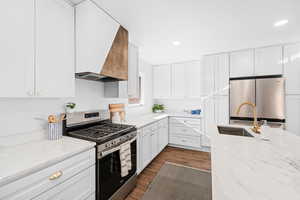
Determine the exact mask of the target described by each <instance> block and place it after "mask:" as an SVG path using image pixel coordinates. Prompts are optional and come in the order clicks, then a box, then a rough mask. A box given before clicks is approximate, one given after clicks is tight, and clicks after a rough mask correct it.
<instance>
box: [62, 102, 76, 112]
mask: <svg viewBox="0 0 300 200" xmlns="http://www.w3.org/2000/svg"><path fill="white" fill-rule="evenodd" d="M75 107H76V103H73V102H68V103H66V105H65V109H66V113H72V112H74V109H75Z"/></svg>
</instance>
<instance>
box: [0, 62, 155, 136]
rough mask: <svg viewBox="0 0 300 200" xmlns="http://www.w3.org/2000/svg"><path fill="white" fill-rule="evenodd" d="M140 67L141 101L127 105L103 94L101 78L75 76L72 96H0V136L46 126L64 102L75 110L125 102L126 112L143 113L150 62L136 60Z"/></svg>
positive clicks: (149, 87)
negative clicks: (74, 87) (77, 78)
mask: <svg viewBox="0 0 300 200" xmlns="http://www.w3.org/2000/svg"><path fill="white" fill-rule="evenodd" d="M140 68H141V69H140V70H141V72H143V73H144V74H145V75H146V80H145V105H144V106H139V107H128V106H127V104H128V100H127V99H108V98H104V84H103V83H102V82H96V81H87V80H76V96H75V97H74V98H47V99H43V98H0V126H1V129H0V137H3V136H8V135H16V134H17V135H19V134H22V133H24V134H26V133H28V134H29V133H31V132H34V131H37V130H42V129H45V128H46V127H47V118H48V115H50V114H59V113H62V112H64V105H65V103H67V102H69V101H71V102H75V103H76V104H77V105H76V111H83V110H95V109H107V108H108V104H110V103H124V104H126V112H127V115H130V114H132V115H133V114H138V113H146V112H150V111H151V107H152V68H151V65H150V64H147V63H145V62H142V61H141V63H140Z"/></svg>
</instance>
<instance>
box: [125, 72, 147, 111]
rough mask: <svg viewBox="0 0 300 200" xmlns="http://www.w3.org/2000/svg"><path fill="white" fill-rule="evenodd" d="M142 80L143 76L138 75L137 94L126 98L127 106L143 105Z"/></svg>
mask: <svg viewBox="0 0 300 200" xmlns="http://www.w3.org/2000/svg"><path fill="white" fill-rule="evenodd" d="M143 90H144V79H143V75H142V74H139V77H138V94H137V95H136V97H130V96H129V98H128V104H129V105H143V104H144V92H143Z"/></svg>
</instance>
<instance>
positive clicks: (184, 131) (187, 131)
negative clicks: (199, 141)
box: [170, 126, 201, 137]
mask: <svg viewBox="0 0 300 200" xmlns="http://www.w3.org/2000/svg"><path fill="white" fill-rule="evenodd" d="M170 134H171V135H183V136H185V135H190V136H198V137H200V135H201V130H200V129H199V128H194V127H187V126H171V127H170Z"/></svg>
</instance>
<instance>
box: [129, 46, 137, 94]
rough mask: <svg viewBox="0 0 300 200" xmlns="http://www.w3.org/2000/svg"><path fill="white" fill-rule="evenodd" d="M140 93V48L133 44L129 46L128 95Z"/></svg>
mask: <svg viewBox="0 0 300 200" xmlns="http://www.w3.org/2000/svg"><path fill="white" fill-rule="evenodd" d="M138 95H139V50H138V48H137V47H136V46H134V45H133V44H129V46H128V96H129V97H130V98H134V97H138Z"/></svg>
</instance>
